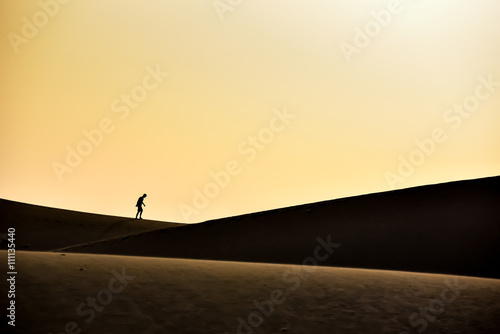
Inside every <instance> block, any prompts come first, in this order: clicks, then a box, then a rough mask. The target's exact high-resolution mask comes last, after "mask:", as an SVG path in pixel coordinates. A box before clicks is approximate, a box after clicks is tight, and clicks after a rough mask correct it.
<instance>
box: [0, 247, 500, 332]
mask: <svg viewBox="0 0 500 334" xmlns="http://www.w3.org/2000/svg"><path fill="white" fill-rule="evenodd" d="M0 253H2V257H4V256H5V251H2V252H0ZM17 256H18V262H19V263H20V264H21V263H22V269H19V271H20V273H19V275H18V279H17V283H16V284H17V291H18V293H17V297H16V305H17V306H18V307H17V314H18V318H17V324H18V326H16V330H17V332H15V333H33V334H37V333H44V334H47V333H53V334H55V333H60V332H64V328H65V326H70V327H69V328H72V330H75V331H76V330H78V329H81V330H82V333H106V334H113V333H158V334H160V333H161V334H163V333H176V334H182V333H221V334H222V333H238V328H239V327H240V333H316V334H321V333H328V334H334V333H342V334H348V333H356V334H358V333H401V332H404V331H408V332H410V333H417V330H419V329H422V328H424V326H425V333H468V334H473V333H498V332H499V330H500V319H499V318H498V314H499V313H500V305H499V304H498V300H499V298H500V281H498V280H491V279H480V278H470V277H458V278H457V277H452V276H445V275H428V274H418V273H404V272H391V271H375V270H359V269H346V268H329V267H305V266H293V265H275V264H273V265H271V264H255V263H235V262H220V261H198V260H182V259H161V258H144V257H126V256H105V255H86V254H59V253H46V252H18V254H17ZM112 271H114V273H113V272H112ZM117 278H118V279H117ZM120 279H121V281H120ZM446 282H448V283H446ZM5 284H6V282H5V280H2V281H1V283H0V287H1V289H2V291H5V290H4V289H5V288H6V287H5ZM450 287H452V289H450ZM453 289H454V290H455V292H453V291H454V290H453ZM110 290H113V291H114V292H111V291H110ZM443 291H444V293H443ZM280 292H281V293H283V295H281V294H280ZM87 298H91V299H87ZM92 298H95V299H96V302H95V305H96V306H91V305H93V304H90V303H91V302H92ZM89 300H90V303H89ZM271 300H272V301H271ZM94 307H95V308H94ZM101 307H102V309H101ZM420 308H422V309H423V310H424V311H426V312H428V313H427V314H426V315H423V314H424V313H422V315H420V312H424V311H419V309H420ZM94 309H98V310H100V311H99V312H98V311H92V310H94ZM259 309H260V310H259ZM77 310H78V311H77ZM433 310H434V311H433ZM77 312H79V314H78V313H77ZM410 317H412V318H411V319H412V321H413V324H414V325H413V326H412V325H411V324H410V320H409V318H410ZM426 317H427V318H426ZM86 321H88V323H87V322H86ZM2 325H4V323H3V322H2Z"/></svg>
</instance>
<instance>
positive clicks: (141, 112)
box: [0, 0, 500, 222]
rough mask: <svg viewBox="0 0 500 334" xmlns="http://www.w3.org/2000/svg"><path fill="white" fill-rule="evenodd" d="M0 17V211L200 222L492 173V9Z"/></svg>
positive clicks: (8, 7) (409, 5)
mask: <svg viewBox="0 0 500 334" xmlns="http://www.w3.org/2000/svg"><path fill="white" fill-rule="evenodd" d="M0 13H1V14H0V34H1V36H3V38H2V40H1V43H0V52H1V53H0V57H1V61H0V70H1V72H0V73H1V77H0V103H1V123H0V159H1V165H0V197H2V198H6V199H11V200H16V201H22V202H28V203H34V204H40V205H46V206H53V207H60V208H67V209H73V210H79V211H88V212H96V213H103V214H112V215H120V216H133V215H135V207H134V205H135V202H136V200H137V198H138V197H139V196H140V195H142V194H143V193H147V194H148V197H147V199H146V200H145V203H146V205H147V206H146V208H145V211H144V218H149V219H158V220H168V221H179V222H199V221H203V220H207V219H212V218H218V217H225V216H231V215H237V214H242V213H248V212H254V211H261V210H266V209H272V208H278V207H284V206H290V205H296V204H302V203H308V202H315V201H321V200H327V199H333V198H339V197H346V196H352V195H358V194H365V193H372V192H380V191H387V190H390V189H398V188H407V187H412V186H418V185H424V184H431V183H439V182H446V181H452V180H460V179H469V178H477V177H485V176H492V175H499V174H500V155H499V152H500V131H499V126H500V113H499V111H500V108H499V107H500V66H499V65H500V61H499V60H500V20H499V19H498V18H499V17H500V2H499V1H496V0H482V1H465V0H462V1H458V0H457V1H451V0H427V1H425V0H420V1H411V0H404V1H403V0H401V1H397V0H388V1H368V0H366V1H361V0H359V1H351V0H349V1H348V0H342V1H333V0H332V1H330V0H275V1H265V0H260V1H255V0H252V1H249V0H240V1H239V0H220V1H218V0H216V1H213V0H204V1H185V0H168V1H160V0H149V1H139V0H135V1H132V0H85V1H83V0H64V1H63V0H41V1H40V2H38V1H28V0H19V1H4V2H2V5H1V11H0Z"/></svg>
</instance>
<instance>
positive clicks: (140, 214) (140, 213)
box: [139, 208, 142, 219]
mask: <svg viewBox="0 0 500 334" xmlns="http://www.w3.org/2000/svg"><path fill="white" fill-rule="evenodd" d="M139 219H142V208H140V209H139Z"/></svg>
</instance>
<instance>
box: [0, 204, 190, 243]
mask: <svg viewBox="0 0 500 334" xmlns="http://www.w3.org/2000/svg"><path fill="white" fill-rule="evenodd" d="M0 222H1V226H2V230H1V231H0V232H2V233H6V231H7V228H9V227H14V228H15V229H16V235H17V238H18V240H17V244H18V246H17V248H18V249H21V248H22V249H26V250H51V249H55V248H61V247H65V246H69V245H76V244H81V243H87V242H90V241H95V240H101V239H107V238H111V237H116V236H121V235H128V234H134V233H139V232H143V231H150V230H155V229H161V228H169V227H173V226H181V225H183V224H175V223H166V222H159V221H152V220H140V221H139V220H134V219H133V218H125V217H115V216H106V215H98V214H91V213H85V212H77V211H70V210H63V209H55V208H48V207H43V206H38V205H31V204H25V203H19V202H14V201H9V200H5V199H0ZM5 245H6V243H5V242H0V249H5Z"/></svg>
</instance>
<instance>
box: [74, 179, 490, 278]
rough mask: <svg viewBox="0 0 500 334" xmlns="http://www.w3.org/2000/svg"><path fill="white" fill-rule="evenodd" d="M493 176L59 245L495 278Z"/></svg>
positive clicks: (84, 249)
mask: <svg viewBox="0 0 500 334" xmlns="http://www.w3.org/2000/svg"><path fill="white" fill-rule="evenodd" d="M498 203H500V177H491V178H484V179H477V180H468V181H460V182H452V183H444V184H438V185H430V186H423V187H416V188H411V189H405V190H398V191H392V192H385V193H379V194H370V195H364V196H358V197H352V198H345V199H339V200H332V201H325V202H320V203H314V204H307V205H300V206H295V207H290V208H284V209H277V210H271V211H267V212H261V213H255V214H249V215H243V216H238V217H230V218H225V219H219V220H214V221H209V222H205V223H201V224H193V225H186V226H182V227H177V228H173V229H172V228H169V229H162V230H155V231H151V232H147V233H142V234H140V235H135V236H128V237H126V238H116V239H113V240H108V241H105V242H96V243H92V244H88V245H80V246H77V247H69V248H67V249H66V250H65V251H67V252H82V253H101V254H122V255H139V256H152V257H175V258H192V259H214V260H230V261H249V262H264V263H288V264H301V263H302V261H303V260H304V258H306V257H308V256H310V254H311V253H312V252H313V251H314V249H315V247H317V244H318V241H317V239H318V238H322V239H323V240H324V241H325V242H327V241H328V238H329V236H330V239H331V242H333V243H339V244H341V245H340V247H339V249H338V252H337V253H336V256H334V257H330V258H328V259H327V260H325V261H322V262H321V263H320V265H326V266H336V267H356V268H370V269H387V270H401V271H414V272H427V273H443V274H453V275H466V276H477V277H490V278H500V267H499V266H498V265H497V263H498V261H499V259H500V205H499V204H498Z"/></svg>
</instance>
